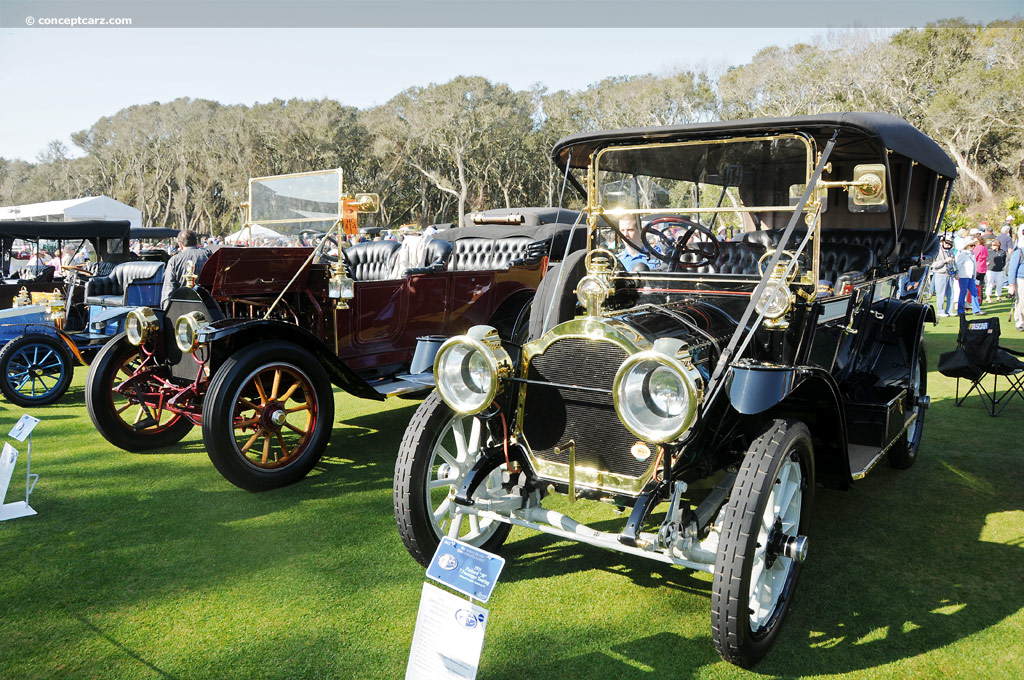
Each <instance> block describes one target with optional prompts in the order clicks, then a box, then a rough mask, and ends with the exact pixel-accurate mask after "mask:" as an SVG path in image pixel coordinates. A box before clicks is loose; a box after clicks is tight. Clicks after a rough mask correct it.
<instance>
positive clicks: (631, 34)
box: [0, 28, 824, 161]
mask: <svg viewBox="0 0 1024 680" xmlns="http://www.w3.org/2000/svg"><path fill="white" fill-rule="evenodd" d="M823 33H824V29H813V28H800V29H787V28H769V29H752V28H728V29H724V28H700V29H587V30H586V31H584V30H583V29H516V30H499V29H486V30H479V29H469V28H460V29H431V30H429V31H427V30H419V29H395V28H390V29H379V28H371V29H359V30H348V29H294V30H282V29H214V28H209V29H91V30H75V29H54V30H35V31H33V30H17V29H0V93H2V94H0V97H2V100H3V106H0V157H4V158H21V159H23V160H29V161H33V160H35V159H36V155H37V154H38V153H39V152H40V151H42V150H44V149H45V147H46V145H47V144H48V143H49V142H50V141H51V140H54V139H60V140H62V141H64V142H65V143H67V144H68V145H69V146H70V135H71V133H73V132H75V131H78V130H82V129H85V128H88V127H89V126H90V125H91V124H92V123H94V122H95V121H96V120H98V119H99V118H101V117H103V116H107V115H111V114H113V113H116V112H117V111H118V110H120V109H122V108H125V107H127V106H131V105H133V104H145V103H149V102H153V101H161V102H166V101H170V100H173V99H176V98H178V97H193V98H204V99H212V100H216V101H219V102H222V103H225V104H236V103H242V104H252V103H254V102H265V101H269V100H271V99H274V98H280V99H289V98H293V97H297V98H303V99H316V98H321V97H329V98H332V99H336V100H338V101H340V102H342V103H343V104H347V105H352V106H357V107H359V108H366V107H370V106H373V105H374V104H382V103H384V102H386V101H387V100H388V99H390V98H391V97H392V96H394V95H395V94H397V93H399V92H401V91H402V90H404V89H406V88H408V87H410V86H413V85H427V84H429V83H440V82H445V81H447V80H450V79H451V78H453V77H455V76H457V75H482V76H485V77H487V78H489V79H491V80H492V81H495V82H504V83H508V84H509V85H510V86H512V87H514V88H516V89H526V88H529V87H530V86H531V85H533V84H534V83H542V84H543V85H545V86H546V87H547V88H548V89H550V90H559V89H570V90H578V89H582V88H585V87H586V86H587V85H589V84H591V83H594V82H597V81H599V80H601V79H603V78H606V77H609V76H616V75H633V74H642V73H667V72H669V71H671V70H673V69H676V68H680V67H683V68H691V67H694V66H702V65H705V64H707V65H711V66H716V67H722V66H724V65H736V64H742V63H746V62H748V61H750V59H751V58H752V57H753V55H754V54H755V53H756V52H757V51H758V50H760V49H761V48H763V47H765V46H768V45H779V46H782V47H786V46H789V45H791V44H793V43H796V42H809V41H810V40H811V39H813V38H814V36H817V35H821V34H823Z"/></svg>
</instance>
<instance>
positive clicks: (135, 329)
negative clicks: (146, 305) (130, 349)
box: [124, 312, 142, 345]
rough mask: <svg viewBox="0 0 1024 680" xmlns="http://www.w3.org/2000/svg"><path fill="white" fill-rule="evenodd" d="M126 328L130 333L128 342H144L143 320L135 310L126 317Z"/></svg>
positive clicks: (136, 343)
mask: <svg viewBox="0 0 1024 680" xmlns="http://www.w3.org/2000/svg"><path fill="white" fill-rule="evenodd" d="M124 330H125V333H127V334H128V342H130V343H132V344H133V345H141V344H142V320H141V319H140V318H139V317H137V316H136V315H135V313H134V312H131V313H129V314H128V318H127V319H125V322H124Z"/></svg>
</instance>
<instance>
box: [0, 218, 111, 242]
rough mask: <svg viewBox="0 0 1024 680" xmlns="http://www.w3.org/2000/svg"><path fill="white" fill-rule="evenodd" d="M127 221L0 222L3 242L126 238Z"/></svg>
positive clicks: (0, 233) (0, 235) (0, 234)
mask: <svg viewBox="0 0 1024 680" xmlns="http://www.w3.org/2000/svg"><path fill="white" fill-rule="evenodd" d="M129 229H131V222H129V221H128V220H82V221H80V222H30V221H24V222H21V221H13V220H0V237H3V238H4V240H11V239H19V238H20V239H24V240H26V241H34V240H36V239H78V238H127V237H128V231H129Z"/></svg>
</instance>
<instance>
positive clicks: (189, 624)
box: [0, 303, 1024, 680]
mask: <svg viewBox="0 0 1024 680" xmlns="http://www.w3.org/2000/svg"><path fill="white" fill-rule="evenodd" d="M1007 309H1008V303H1002V304H995V305H992V306H990V307H989V310H991V311H994V312H995V313H998V315H999V317H1000V318H1001V320H1002V322H1003V327H1004V344H1006V345H1008V346H1011V347H1015V348H1018V349H1024V338H1022V334H1020V333H1018V332H1017V331H1015V330H1014V329H1013V325H1012V324H1009V323H1007V322H1006V314H1007ZM989 310H987V311H989ZM956 328H957V319H956V318H955V317H954V318H948V319H941V320H940V324H939V325H938V326H937V327H934V328H933V327H930V326H929V328H928V330H927V347H928V352H929V361H930V364H931V371H930V373H929V376H928V379H929V388H930V390H929V391H930V393H931V396H932V407H931V408H930V409H929V410H928V412H927V419H926V425H925V433H924V442H923V444H922V449H921V454H920V458H919V460H918V462H917V464H916V465H915V466H914V467H913V468H911V469H910V470H908V471H896V470H893V469H891V468H890V467H889V466H888V465H885V464H884V463H883V464H882V465H880V466H879V467H878V468H876V470H875V471H874V472H872V473H871V474H870V475H869V476H868V477H867V478H866V479H865V480H863V481H861V482H859V483H857V484H856V486H854V488H853V489H852V490H850V491H847V492H837V491H827V490H822V489H819V490H818V491H817V494H816V500H815V508H816V518H815V521H814V524H813V526H812V534H811V552H810V558H809V560H808V562H807V563H806V568H805V570H804V575H803V580H802V581H801V584H800V587H799V591H798V593H797V598H796V602H795V604H794V608H793V610H792V612H791V614H790V617H789V620H788V622H787V624H786V627H785V630H784V631H783V634H782V636H781V637H780V640H779V642H778V644H777V645H776V647H775V649H774V650H773V651H772V653H771V654H770V655H769V656H768V657H767V659H765V661H763V662H762V663H761V664H760V665H759V666H758V667H757V669H756V670H757V673H750V672H747V671H742V670H740V669H738V668H735V667H732V666H730V665H728V664H726V663H724V662H722V661H721V660H719V658H718V656H717V654H716V653H715V650H714V646H713V644H712V642H711V638H710V612H709V599H710V576H708V575H706V574H696V573H692V572H687V571H684V570H682V569H678V568H670V567H667V566H664V565H661V564H658V563H654V562H649V561H646V560H643V559H639V558H634V557H630V556H625V555H620V554H618V553H613V552H609V551H604V550H601V549H598V548H591V547H588V546H584V545H580V544H575V543H570V542H567V541H560V540H557V539H555V538H553V537H549V536H545V535H539V534H534V533H531V532H528V531H525V530H521V529H518V528H517V529H515V530H513V532H512V534H511V536H510V539H509V541H508V543H507V544H506V546H505V549H504V551H503V554H504V556H505V557H506V558H507V559H508V563H507V565H506V567H505V571H504V573H503V574H502V578H501V580H500V582H499V584H498V587H497V588H496V590H495V592H494V595H493V597H492V598H491V601H490V602H489V603H488V605H487V608H488V609H489V610H490V612H491V620H490V623H489V628H488V630H487V639H486V642H485V644H484V650H483V658H482V659H481V666H480V672H479V676H478V677H480V678H487V679H492V680H523V679H528V678H565V679H569V678H586V679H587V680H599V679H601V678H611V679H614V680H627V679H630V678H655V677H662V678H733V677H759V676H760V675H759V674H763V675H764V676H765V677H773V676H784V677H814V676H830V677H832V676H839V677H844V678H936V677H943V678H1017V677H1020V674H1021V668H1024V612H1022V606H1024V443H1022V440H1024V428H1022V426H1021V423H1022V422H1024V418H1022V417H1024V402H1020V401H1018V403H1015V404H1012V405H1011V406H1010V407H1008V408H1007V410H1006V411H1005V412H1004V413H1003V415H1002V416H1000V417H999V418H990V417H988V415H987V414H986V412H985V410H984V409H983V407H982V406H981V404H980V402H978V401H977V400H976V399H974V398H972V399H971V400H969V401H968V403H967V404H965V405H964V406H963V407H961V408H958V409H957V408H954V407H953V388H954V385H953V381H951V380H949V379H946V378H944V377H942V376H940V375H939V374H938V373H936V372H935V365H936V363H937V361H938V355H939V353H940V352H942V351H946V350H947V349H950V348H951V347H952V346H953V344H954V342H955V337H956ZM85 374H86V372H85V370H84V369H79V371H78V374H77V376H76V378H75V382H74V384H73V386H72V388H71V391H70V393H69V395H68V396H67V397H66V398H65V399H64V401H63V403H61V404H58V405H54V406H52V407H48V408H42V409H38V410H36V411H34V412H33V414H34V415H36V416H38V417H40V418H42V422H41V423H40V424H39V426H38V428H37V430H36V432H37V435H36V437H35V442H34V448H35V451H34V456H33V464H34V465H33V470H34V471H36V472H38V473H39V474H40V475H41V479H40V481H39V485H38V487H37V488H36V490H35V493H34V495H33V496H32V505H33V507H35V508H36V510H38V511H39V515H38V516H37V517H30V518H24V519H18V520H13V521H10V522H5V523H3V524H0V679H2V680H21V679H27V678H197V679H207V678H245V679H248V678H401V677H403V675H404V673H405V664H406V660H407V657H408V650H409V645H410V642H411V640H412V633H413V625H414V621H415V617H416V611H417V607H418V603H419V596H420V589H421V584H422V582H423V580H424V575H423V574H424V572H423V569H422V568H421V567H420V566H419V565H418V564H416V563H415V562H414V561H413V560H412V559H411V558H410V557H409V556H408V554H407V553H406V552H405V549H404V548H403V546H402V543H401V541H400V539H399V537H398V533H397V530H396V529H395V526H394V518H393V515H392V507H391V477H392V472H393V466H394V458H395V453H396V451H397V448H398V444H399V441H400V440H401V437H402V432H403V430H404V428H405V424H406V422H407V421H408V419H409V418H410V417H411V415H412V412H413V410H414V409H415V407H416V404H417V402H410V401H402V400H390V401H388V402H386V403H384V404H383V405H381V404H378V403H373V402H368V401H360V400H356V399H352V398H350V397H348V396H344V395H341V394H339V395H338V396H337V401H338V404H337V405H338V410H337V413H338V416H337V421H338V422H337V424H336V425H335V428H334V434H333V438H332V440H331V444H330V447H329V449H328V453H327V456H326V457H325V458H324V460H323V462H322V464H321V465H320V466H319V467H318V469H317V470H316V471H315V472H314V474H313V475H311V476H310V477H309V478H308V479H306V480H304V481H303V482H300V483H299V484H296V485H294V486H291V487H289V488H286V489H282V490H279V491H274V492H270V493H264V494H258V495H256V494H251V493H247V492H245V491H241V490H239V489H237V488H235V487H234V486H232V485H230V484H229V483H228V482H226V481H225V480H224V479H223V478H221V476H220V475H219V474H218V473H217V471H216V470H215V469H214V468H213V466H212V464H211V463H210V462H209V460H208V459H207V457H206V454H205V452H204V450H203V446H202V441H201V437H200V435H199V432H198V431H193V433H192V434H190V435H189V436H188V437H187V438H186V439H185V441H184V442H183V443H182V444H181V445H178V446H175V447H173V448H171V449H169V450H164V451H160V452H157V453H151V454H145V455H138V454H129V453H124V452H122V451H120V450H117V449H114V448H112V447H111V446H110V445H108V444H107V443H106V442H105V441H104V440H103V439H102V438H101V437H100V436H99V435H98V434H97V433H96V432H95V430H94V429H93V427H92V424H91V422H90V421H89V418H88V415H87V414H86V412H85V407H84V405H83V384H84V381H85ZM21 412H22V411H21V410H19V409H18V408H16V407H14V406H12V405H11V404H9V403H6V402H2V403H0V431H2V432H5V433H6V432H7V431H8V430H9V429H10V427H11V425H12V424H13V423H14V421H15V420H16V419H17V418H18V417H19V416H20V415H21ZM19 448H20V450H21V451H22V457H21V458H20V459H19V466H18V469H17V470H16V474H15V478H14V481H13V482H12V484H11V490H10V491H9V492H8V498H7V500H8V501H11V500H18V494H19V492H21V493H23V486H21V483H22V482H23V479H24V462H23V461H24V445H22V446H20V447H19ZM18 475H21V478H20V479H19V476H18ZM602 510H603V508H602ZM593 516H594V517H597V518H598V519H601V518H610V517H612V516H614V511H613V510H612V509H608V511H607V513H605V514H601V512H594V513H593Z"/></svg>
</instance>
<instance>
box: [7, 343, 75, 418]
mask: <svg viewBox="0 0 1024 680" xmlns="http://www.w3.org/2000/svg"><path fill="white" fill-rule="evenodd" d="M74 366H75V360H74V358H72V356H71V352H69V351H68V348H67V347H66V346H65V345H64V344H63V343H62V342H60V341H59V340H57V339H55V338H51V337H50V336H48V335H40V334H38V333H29V334H25V335H19V336H18V337H16V338H14V339H13V340H11V341H10V342H9V343H7V344H6V345H4V348H3V349H2V350H0V392H3V395H4V397H6V398H7V401H9V402H11V403H12V404H17V405H18V406H23V407H26V408H29V407H32V406H45V405H46V404H52V403H53V402H55V401H57V400H58V399H60V398H61V397H62V396H64V393H65V392H67V391H68V385H70V384H71V374H72V373H73V372H74V370H75V369H74Z"/></svg>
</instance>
